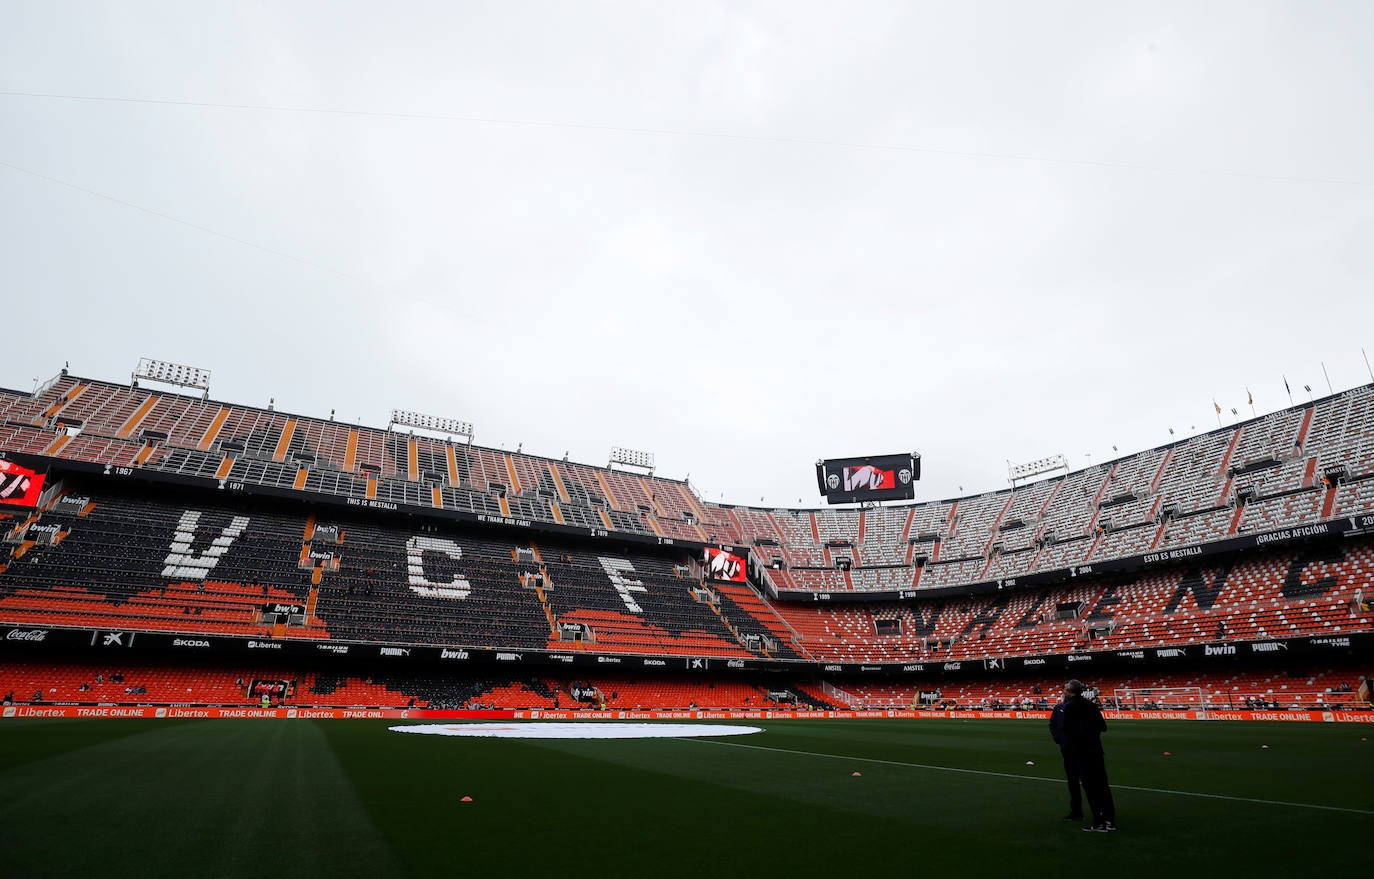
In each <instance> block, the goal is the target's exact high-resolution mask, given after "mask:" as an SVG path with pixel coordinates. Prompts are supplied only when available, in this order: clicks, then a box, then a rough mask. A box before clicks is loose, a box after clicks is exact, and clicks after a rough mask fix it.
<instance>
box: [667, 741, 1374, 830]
mask: <svg viewBox="0 0 1374 879" xmlns="http://www.w3.org/2000/svg"><path fill="white" fill-rule="evenodd" d="M682 741H687V742H699V743H701V744H703V745H725V746H727V747H730V748H750V749H752V750H755V751H776V752H777V753H779V754H800V755H802V756H804V757H829V758H831V759H832V760H859V761H861V762H864V763H882V764H885V765H887V766H909V767H911V768H913V769H934V770H935V771H937V772H960V773H963V774H965V775H993V776H996V777H998V778H1019V779H1021V780H1022V781H1048V782H1050V783H1052V784H1063V783H1064V779H1062V778H1043V777H1041V776H1039V775H1016V774H1015V773H1012V772H992V771H990V770H987V769H959V768H957V767H954V766H936V765H934V764H932V763H904V762H902V761H900V760H879V759H878V758H877V757H850V756H847V755H845V754H822V753H821V752H819V751H794V750H792V749H791V748H769V747H765V746H764V745H745V744H742V743H740V742H717V741H713V740H711V739H683V740H682ZM1112 787H1113V788H1115V789H1119V790H1138V791H1145V792H1146V793H1152V794H1173V795H1174V796H1179V797H1202V798H1204V799H1208V800H1230V801H1231V802H1234V803H1259V804H1261V805H1265V806H1292V807H1294V808H1297V809H1322V810H1324V811H1327V812H1351V813H1353V814H1356V815H1374V810H1371V809H1352V808H1348V807H1346V806H1320V805H1317V804H1316V803H1290V802H1287V801H1285V800H1259V799H1255V798H1253V797H1230V796H1227V795H1225V794H1204V793H1198V792H1197V791H1191V790H1170V789H1168V788H1163V787H1139V786H1136V785H1132V784H1113V785H1112Z"/></svg>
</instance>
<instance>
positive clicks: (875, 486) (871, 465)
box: [816, 452, 921, 504]
mask: <svg viewBox="0 0 1374 879" xmlns="http://www.w3.org/2000/svg"><path fill="white" fill-rule="evenodd" d="M920 478H921V456H920V455H919V454H916V453H914V452H907V453H905V454H900V455H870V456H868V457H866V458H830V459H828V460H824V461H817V462H816V484H817V486H818V487H819V488H820V490H821V495H822V496H823V497H824V498H825V500H826V503H831V504H856V503H860V502H862V501H896V500H911V499H912V498H914V497H915V496H916V480H918V479H920Z"/></svg>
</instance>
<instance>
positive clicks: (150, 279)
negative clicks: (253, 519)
mask: <svg viewBox="0 0 1374 879" xmlns="http://www.w3.org/2000/svg"><path fill="white" fill-rule="evenodd" d="M0 12H2V13H3V26H0V91H3V92H8V93H16V92H18V93H26V95H25V96H21V95H16V94H4V95H0V163H3V164H0V289H3V291H4V303H5V305H6V308H7V311H6V325H7V328H8V332H7V339H6V343H5V345H4V347H3V348H0V385H5V386H10V387H19V388H23V389H28V388H29V387H30V386H31V384H32V380H33V378H34V377H36V376H42V377H47V376H49V375H51V374H52V373H54V372H56V371H57V369H59V368H60V367H61V366H62V363H63V361H66V360H70V361H71V366H72V369H73V371H75V372H78V373H79V374H82V375H88V376H92V377H98V378H106V379H119V378H121V377H126V376H127V375H128V373H129V371H130V369H131V368H132V366H133V364H134V363H135V362H136V361H137V359H138V357H140V356H152V357H157V358H161V359H165V360H172V361H177V362H182V363H188V364H191V365H195V366H201V367H205V368H209V369H211V370H213V373H214V378H213V387H212V390H213V394H214V396H215V397H217V398H220V399H227V400H231V401H235V402H241V403H248V404H259V405H264V404H266V403H267V401H268V399H269V398H275V400H276V404H277V406H278V408H284V409H288V410H291V411H296V412H301V413H305V414H312V415H319V416H327V415H328V413H329V411H330V409H332V408H337V410H338V414H339V417H341V418H347V419H349V420H353V419H355V418H356V419H358V420H361V421H362V422H364V423H369V424H376V425H383V424H385V422H386V417H387V412H388V410H389V409H390V408H391V407H398V408H410V409H416V410H420V411H423V412H428V413H432V414H436V415H443V416H452V417H458V418H463V419H468V420H471V421H473V422H474V423H475V425H476V430H477V440H478V441H479V442H481V443H482V444H484V445H491V446H494V447H501V446H505V447H506V448H510V449H514V448H515V447H516V444H517V443H523V444H524V448H525V450H526V451H532V452H535V453H540V454H547V455H551V456H561V455H562V454H563V453H564V451H568V452H570V453H571V456H572V457H573V458H574V459H576V460H582V461H588V462H591V463H602V464H604V463H605V459H606V453H607V449H608V448H609V447H610V446H611V445H623V446H628V447H632V448H637V449H644V450H648V451H652V452H654V453H656V455H657V459H658V464H659V472H660V473H662V474H663V475H667V476H674V477H682V476H685V475H687V474H688V473H690V474H691V480H692V482H693V484H694V485H695V486H697V488H698V489H699V490H700V491H702V492H703V493H704V494H706V495H707V496H708V497H709V498H710V499H711V500H721V499H722V493H723V499H724V500H725V501H727V502H738V503H754V504H757V503H758V502H759V499H760V497H763V498H765V499H766V501H767V503H769V504H776V505H795V504H796V503H797V501H798V499H801V501H802V502H803V503H804V504H807V505H813V504H815V503H816V502H817V495H816V487H815V479H814V473H813V469H812V464H813V462H814V461H815V460H816V459H817V458H818V457H829V456H843V455H851V454H863V453H885V452H893V451H906V450H919V451H921V452H922V453H923V455H924V469H925V473H924V480H923V482H922V483H921V484H920V485H919V486H918V489H917V497H918V498H922V499H927V498H935V497H948V496H951V495H954V494H958V493H959V487H960V486H962V487H963V491H964V492H965V493H971V492H975V491H983V490H990V489H995V488H1000V487H1003V486H1004V485H1005V484H1006V464H1005V461H1006V459H1008V458H1010V459H1012V460H1013V461H1024V460H1028V459H1031V458H1037V457H1040V456H1043V455H1046V454H1052V453H1056V452H1062V453H1064V454H1066V455H1068V456H1069V458H1070V460H1071V461H1072V462H1073V464H1074V466H1075V467H1077V466H1082V465H1083V464H1085V463H1087V462H1088V461H1089V458H1088V457H1087V455H1088V454H1091V456H1092V458H1091V460H1092V461H1101V460H1104V459H1105V458H1107V457H1111V456H1112V452H1111V447H1112V445H1113V444H1115V445H1117V446H1119V448H1120V450H1121V453H1123V454H1124V453H1127V452H1134V451H1138V450H1140V449H1143V448H1148V447H1151V446H1154V445H1158V444H1160V443H1163V442H1165V441H1167V440H1168V439H1169V436H1168V432H1167V429H1168V428H1169V427H1170V426H1172V427H1174V428H1175V430H1177V431H1179V432H1180V435H1185V434H1186V433H1188V432H1189V430H1190V427H1191V426H1196V428H1197V429H1198V430H1205V429H1207V428H1208V427H1215V426H1216V417H1215V414H1214V412H1213V410H1212V404H1211V401H1212V399H1213V397H1215V398H1216V399H1217V401H1218V402H1220V403H1221V404H1222V406H1223V407H1225V408H1226V409H1227V410H1229V409H1230V408H1231V407H1233V406H1234V407H1236V408H1237V409H1239V410H1240V411H1241V413H1242V414H1248V407H1246V406H1245V405H1244V404H1245V394H1246V388H1247V386H1248V387H1249V388H1250V389H1251V390H1252V391H1253V393H1254V395H1255V404H1256V407H1257V409H1258V411H1259V412H1260V413H1261V414H1262V413H1263V412H1265V411H1268V410H1272V409H1275V408H1279V407H1280V406H1281V405H1286V404H1287V402H1288V400H1287V396H1286V395H1285V392H1284V386H1283V380H1282V376H1283V375H1285V374H1286V375H1287V376H1288V380H1289V382H1290V384H1291V385H1292V387H1293V389H1294V391H1295V392H1296V398H1303V399H1305V398H1306V393H1305V392H1304V391H1302V390H1301V388H1302V385H1304V384H1310V385H1311V386H1312V387H1313V389H1314V390H1316V391H1320V392H1323V393H1324V392H1325V387H1326V382H1325V379H1324V378H1323V376H1322V369H1321V365H1320V364H1321V362H1322V361H1325V363H1326V366H1327V369H1328V370H1329V371H1330V374H1331V380H1332V382H1333V383H1334V384H1335V386H1336V389H1337V390H1340V389H1341V388H1343V387H1349V386H1352V385H1355V384H1360V383H1364V382H1367V381H1369V374H1368V373H1367V372H1366V370H1365V364H1364V360H1363V359H1362V357H1361V353H1360V349H1361V347H1364V348H1367V349H1371V348H1374V331H1372V330H1371V326H1374V321H1372V320H1371V319H1372V318H1374V289H1371V288H1372V286H1374V285H1371V279H1372V278H1374V247H1371V242H1372V241H1374V52H1371V48H1372V47H1374V4H1370V3H1368V2H1348V3H1338V2H1304V3H1291V4H1281V3H1260V2H1238V3H1206V4H1198V3H1180V4H1168V3H1135V4H1098V3H1088V2H1081V3H1037V4H1032V3H966V2H950V3H937V4H930V3H891V4H883V3H863V2H858V3H844V4H839V3H832V4H815V3H803V2H797V0H787V2H776V3H772V2H770V3H750V2H738V3H728V4H727V3H711V2H702V3H678V4H667V3H662V4H648V3H632V2H626V3H598V4H593V3H577V4H574V3H554V2H550V3H522V2H510V0H503V2H493V3H399V4H398V3H392V4H379V3H351V4H343V3H285V4H283V3H275V2H274V3H246V2H234V3H210V2H196V3H184V2H168V3H107V4H93V3H85V4H83V3H54V2H50V0H48V2H16V0H5V2H3V3H0ZM35 94H45V95H66V96H81V97H87V98H106V99H109V98H118V99H136V100H138V101H154V102H156V101H161V102H189V104H191V105H186V104H170V103H131V102H128V101H127V100H126V101H109V100H103V101H94V100H73V99H70V98H56V97H33V96H31V95H35ZM205 105H254V106H256V107H260V108H261V107H277V108H310V109H315V110H347V111H364V112H361V113H352V114H344V113H320V112H304V111H302V110H301V109H242V108H240V109H230V108H227V107H223V106H205ZM436 117H447V118H436ZM670 132H676V133H670ZM19 169H23V170H19ZM34 175H45V177H47V178H55V180H58V181H64V182H65V183H67V184H72V185H75V186H79V187H82V188H84V189H86V190H91V191H93V192H95V193H99V194H101V195H103V196H107V197H108V198H102V197H99V196H97V195H94V194H91V192H83V191H78V190H76V189H73V188H71V187H69V186H64V185H62V184H61V183H58V182H54V180H50V179H44V178H43V177H39V176H34ZM111 198H112V199H118V200H121V201H124V202H128V203H130V204H132V205H138V206H141V207H143V208H146V209H148V210H150V211H155V212H157V213H160V214H164V215H166V216H167V217H172V218H175V219H176V220H180V221H182V222H181V223H178V222H174V221H173V220H171V219H167V218H164V217H161V216H156V215H153V214H150V213H148V212H145V211H141V210H139V209H137V208H135V207H131V206H129V205H126V204H119V203H116V202H115V201H111V200H109V199H111ZM185 224H194V226H199V227H203V229H197V228H192V227H191V226H188V225H185ZM205 230H209V231H205ZM213 233H218V234H213ZM226 236H227V237H226ZM231 239H238V240H231ZM21 327H22V330H21V329H19V328H21ZM1226 415H1227V420H1228V421H1229V420H1231V416H1230V413H1229V411H1228V412H1227V413H1226Z"/></svg>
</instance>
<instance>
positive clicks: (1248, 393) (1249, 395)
mask: <svg viewBox="0 0 1374 879" xmlns="http://www.w3.org/2000/svg"><path fill="white" fill-rule="evenodd" d="M1245 396H1246V398H1247V399H1248V400H1249V401H1250V417H1251V418H1253V417H1255V395H1254V394H1253V393H1251V391H1250V389H1249V388H1248V387H1247V388H1246V389H1245Z"/></svg>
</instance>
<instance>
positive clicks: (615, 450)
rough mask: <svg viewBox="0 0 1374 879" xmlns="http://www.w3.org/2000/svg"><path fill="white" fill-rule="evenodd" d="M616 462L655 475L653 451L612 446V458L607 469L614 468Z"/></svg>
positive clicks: (607, 463)
mask: <svg viewBox="0 0 1374 879" xmlns="http://www.w3.org/2000/svg"><path fill="white" fill-rule="evenodd" d="M616 464H620V465H622V466H624V467H634V468H637V469H639V470H644V471H646V472H647V473H648V474H649V475H650V476H653V475H654V455H653V452H638V451H635V450H634V449H625V448H621V447H620V446H611V455H610V459H609V460H608V461H607V462H606V469H607V470H612V469H614V468H615V465H616Z"/></svg>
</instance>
